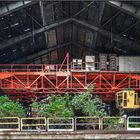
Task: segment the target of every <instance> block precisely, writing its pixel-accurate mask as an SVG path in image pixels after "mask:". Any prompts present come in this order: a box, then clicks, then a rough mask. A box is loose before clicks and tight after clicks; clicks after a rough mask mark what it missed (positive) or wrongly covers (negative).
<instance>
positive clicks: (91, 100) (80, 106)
mask: <svg viewBox="0 0 140 140" xmlns="http://www.w3.org/2000/svg"><path fill="white" fill-rule="evenodd" d="M90 92H91V89H90V90H87V92H85V93H81V94H79V95H76V96H75V97H74V98H73V99H72V106H73V108H74V109H75V110H76V111H81V112H82V113H83V114H84V115H86V116H100V117H102V116H105V115H107V112H106V111H105V106H104V104H103V102H102V100H101V99H100V98H99V97H98V96H93V95H92V94H91V93H90Z"/></svg>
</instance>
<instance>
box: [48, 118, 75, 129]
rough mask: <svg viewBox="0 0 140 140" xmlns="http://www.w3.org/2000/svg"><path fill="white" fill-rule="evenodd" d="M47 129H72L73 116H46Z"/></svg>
mask: <svg viewBox="0 0 140 140" xmlns="http://www.w3.org/2000/svg"><path fill="white" fill-rule="evenodd" d="M47 130H48V131H74V119H73V118H48V119H47Z"/></svg>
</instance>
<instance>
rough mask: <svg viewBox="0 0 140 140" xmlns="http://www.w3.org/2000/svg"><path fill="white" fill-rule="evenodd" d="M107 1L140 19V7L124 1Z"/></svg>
mask: <svg viewBox="0 0 140 140" xmlns="http://www.w3.org/2000/svg"><path fill="white" fill-rule="evenodd" d="M106 3H107V4H109V5H110V6H113V7H115V8H117V9H119V10H121V11H123V12H125V13H127V14H129V15H131V16H134V17H136V18H138V19H140V9H139V8H137V7H134V6H132V5H129V4H127V3H124V2H123V1H106Z"/></svg>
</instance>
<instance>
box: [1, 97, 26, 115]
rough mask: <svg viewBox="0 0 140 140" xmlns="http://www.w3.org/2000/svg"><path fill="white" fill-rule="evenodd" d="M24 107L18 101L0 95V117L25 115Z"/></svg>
mask: <svg viewBox="0 0 140 140" xmlns="http://www.w3.org/2000/svg"><path fill="white" fill-rule="evenodd" d="M25 116H26V113H25V109H24V108H23V106H22V105H21V104H20V103H19V101H12V100H10V99H9V98H8V97H7V96H1V97H0V117H25Z"/></svg>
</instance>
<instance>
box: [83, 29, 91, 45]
mask: <svg viewBox="0 0 140 140" xmlns="http://www.w3.org/2000/svg"><path fill="white" fill-rule="evenodd" d="M92 42H93V33H92V32H90V31H88V30H87V31H86V37H85V45H86V46H91V45H92Z"/></svg>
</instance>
